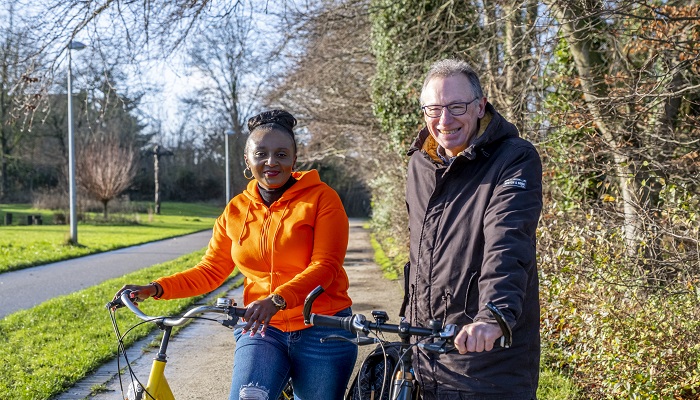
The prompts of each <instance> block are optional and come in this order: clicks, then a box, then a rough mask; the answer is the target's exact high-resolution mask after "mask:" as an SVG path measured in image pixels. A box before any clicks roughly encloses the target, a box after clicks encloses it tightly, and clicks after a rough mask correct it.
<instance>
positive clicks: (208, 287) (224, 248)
mask: <svg viewBox="0 0 700 400" xmlns="http://www.w3.org/2000/svg"><path fill="white" fill-rule="evenodd" d="M233 268H234V263H233V260H232V258H231V238H229V237H228V235H227V234H226V212H224V213H223V214H222V215H221V216H219V218H217V219H216V222H215V223H214V229H213V232H212V238H211V239H210V240H209V245H208V246H207V251H206V253H205V254H204V256H203V257H202V260H201V261H200V262H199V263H197V265H195V266H194V267H192V268H189V269H187V270H185V271H182V272H178V273H175V274H173V275H170V276H167V277H163V278H159V279H156V282H158V283H159V284H160V285H161V286H162V287H163V296H161V297H160V298H161V299H178V298H183V297H192V296H198V295H201V294H205V293H209V292H211V291H212V290H214V289H216V288H218V287H219V286H221V284H222V283H223V282H224V280H226V278H227V277H228V276H229V275H230V274H231V272H232V271H233Z"/></svg>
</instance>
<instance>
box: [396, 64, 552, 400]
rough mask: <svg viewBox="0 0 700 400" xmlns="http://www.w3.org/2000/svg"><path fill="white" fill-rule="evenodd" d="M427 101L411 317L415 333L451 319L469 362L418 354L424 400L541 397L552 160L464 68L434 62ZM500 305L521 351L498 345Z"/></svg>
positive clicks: (460, 356) (412, 165)
mask: <svg viewBox="0 0 700 400" xmlns="http://www.w3.org/2000/svg"><path fill="white" fill-rule="evenodd" d="M420 100H421V105H422V107H421V108H422V110H423V115H424V120H425V125H426V127H425V128H424V129H423V130H422V131H421V132H420V133H419V134H418V137H417V138H416V140H415V142H414V143H413V145H412V147H411V149H410V151H409V153H408V154H409V156H410V160H409V164H408V181H407V189H406V204H407V207H408V213H409V230H410V264H407V271H406V277H407V280H406V282H407V287H406V295H407V298H406V302H407V303H406V304H405V305H406V306H407V307H406V310H405V311H406V313H405V314H406V317H407V318H408V319H409V320H410V322H411V323H412V324H418V325H422V326H427V324H428V321H429V320H431V319H440V320H442V321H443V322H444V323H448V324H456V325H457V326H458V327H459V328H460V330H459V333H458V335H457V337H456V339H455V346H456V347H457V349H458V350H459V352H458V353H457V352H452V353H449V354H446V355H441V356H439V357H438V356H436V355H434V354H429V353H425V352H423V351H419V353H418V355H417V357H415V361H414V370H415V373H416V377H417V379H418V382H419V383H420V385H421V388H422V392H423V398H424V399H426V400H430V399H450V400H453V399H499V400H504V399H511V400H521V399H522V400H530V399H535V398H536V391H537V384H538V379H539V357H540V338H539V315H540V314H539V284H538V280H537V269H536V260H535V231H536V228H537V222H538V219H539V216H540V212H541V209H542V165H541V162H540V157H539V155H538V154H537V151H536V150H535V148H534V146H533V145H532V144H531V143H529V142H528V141H526V140H524V139H522V138H519V137H518V130H517V128H516V127H515V126H514V125H513V124H511V123H509V122H508V121H506V120H505V119H504V118H503V117H502V116H501V115H500V114H499V113H498V112H496V110H495V109H494V107H493V106H492V105H491V104H490V103H488V101H487V99H486V97H485V96H484V94H483V92H482V89H481V84H480V82H479V78H478V76H477V75H476V73H475V72H474V71H473V70H472V69H471V68H470V67H469V65H468V64H466V63H465V62H463V61H460V60H442V61H439V62H437V63H435V64H433V66H432V67H431V68H430V70H429V72H428V74H427V76H426V78H425V81H424V84H423V89H422V92H421V98H420ZM488 302H493V303H494V304H495V305H496V307H498V308H499V309H500V311H501V312H502V314H503V315H504V316H505V320H506V322H507V323H508V325H509V326H510V328H511V329H512V334H513V344H512V346H511V347H510V348H502V347H494V342H495V341H496V340H497V339H498V338H499V337H501V336H502V335H503V332H502V331H501V328H500V327H499V325H498V324H497V323H496V320H495V319H494V318H493V316H492V314H491V312H490V311H489V309H488V308H487V307H486V306H485V305H486V303H488Z"/></svg>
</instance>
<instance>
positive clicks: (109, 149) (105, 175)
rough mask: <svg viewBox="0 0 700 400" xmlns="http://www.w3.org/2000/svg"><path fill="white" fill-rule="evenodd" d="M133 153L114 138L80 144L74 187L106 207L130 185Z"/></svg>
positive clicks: (105, 216)
mask: <svg viewBox="0 0 700 400" xmlns="http://www.w3.org/2000/svg"><path fill="white" fill-rule="evenodd" d="M135 166H136V151H135V150H134V148H133V147H132V146H130V145H129V144H123V143H121V142H120V140H119V138H117V137H115V136H114V135H105V136H93V137H92V138H90V139H89V140H88V141H86V142H84V143H83V146H82V148H81V149H80V152H79V153H78V156H77V157H76V169H77V170H78V171H79V173H78V185H79V186H80V187H82V188H83V189H85V191H86V192H87V193H89V194H90V195H92V196H93V197H95V198H96V199H97V200H99V201H100V202H101V203H102V205H103V216H104V218H105V219H107V217H108V212H107V204H108V203H109V201H110V200H112V199H114V198H116V197H117V196H119V195H120V194H121V193H122V192H123V191H124V190H126V189H127V188H128V187H129V186H130V185H131V183H132V181H133V179H134V176H135V175H136V169H135Z"/></svg>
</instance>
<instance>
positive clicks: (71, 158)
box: [68, 40, 85, 244]
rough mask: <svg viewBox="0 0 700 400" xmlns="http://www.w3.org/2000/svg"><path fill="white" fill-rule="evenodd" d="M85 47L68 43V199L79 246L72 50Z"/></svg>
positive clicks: (72, 235)
mask: <svg viewBox="0 0 700 400" xmlns="http://www.w3.org/2000/svg"><path fill="white" fill-rule="evenodd" d="M84 48H85V45H84V44H82V43H80V42H78V41H77V40H71V41H70V42H68V197H69V202H70V206H69V207H70V242H71V243H72V244H78V219H77V216H76V210H75V209H76V200H77V195H76V189H75V140H74V138H73V87H72V86H73V85H72V77H71V50H82V49H84Z"/></svg>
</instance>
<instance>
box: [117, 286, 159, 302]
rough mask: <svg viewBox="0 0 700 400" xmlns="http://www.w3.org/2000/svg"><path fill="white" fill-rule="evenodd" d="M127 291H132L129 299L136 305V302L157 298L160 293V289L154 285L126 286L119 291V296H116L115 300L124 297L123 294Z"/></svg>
mask: <svg viewBox="0 0 700 400" xmlns="http://www.w3.org/2000/svg"><path fill="white" fill-rule="evenodd" d="M125 290H131V293H130V294H129V297H130V298H131V300H132V302H133V303H134V304H136V302H138V301H143V300H146V299H147V298H149V297H152V296H155V295H156V293H157V292H158V288H156V286H155V285H153V284H149V285H145V286H140V285H124V286H122V288H121V289H119V291H118V292H117V294H115V295H114V300H117V299H119V297H120V296H121V295H122V292H123V291H125Z"/></svg>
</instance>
